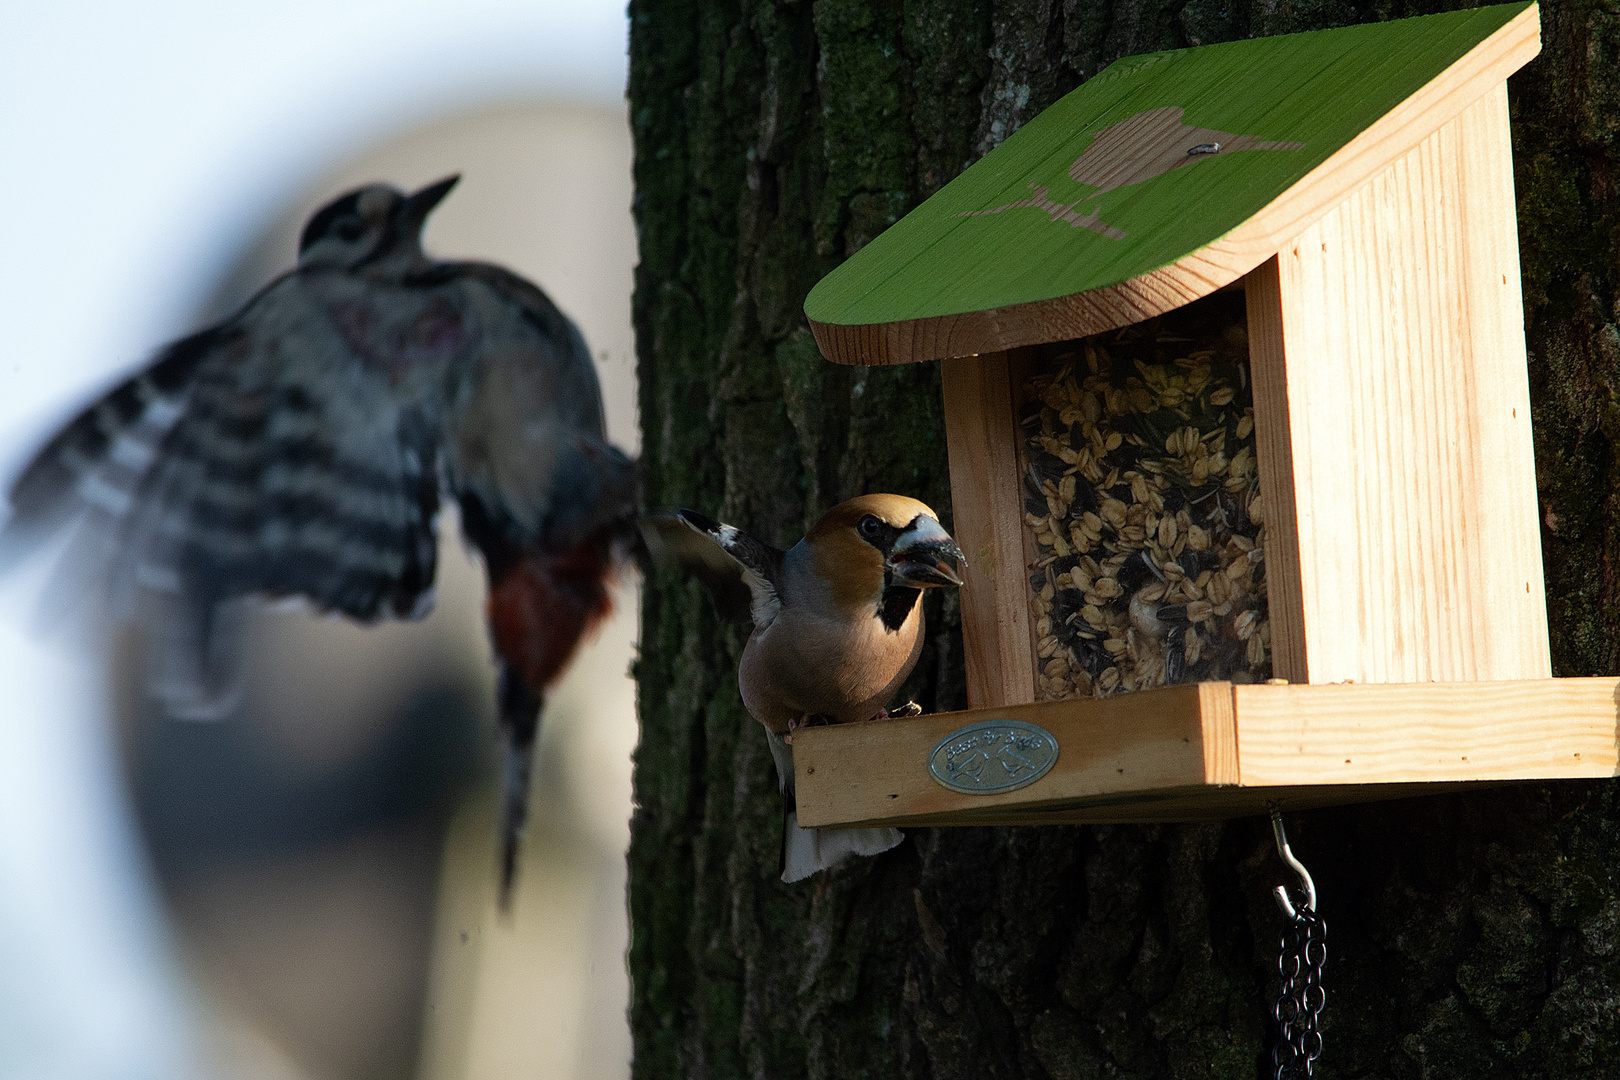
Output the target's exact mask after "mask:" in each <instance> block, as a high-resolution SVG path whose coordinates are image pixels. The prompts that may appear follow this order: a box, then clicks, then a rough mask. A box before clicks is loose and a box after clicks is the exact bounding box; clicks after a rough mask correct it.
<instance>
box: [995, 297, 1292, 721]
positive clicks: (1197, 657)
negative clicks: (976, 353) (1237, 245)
mask: <svg viewBox="0 0 1620 1080" xmlns="http://www.w3.org/2000/svg"><path fill="white" fill-rule="evenodd" d="M1021 401H1022V403H1023V404H1022V408H1021V412H1020V422H1021V425H1022V431H1023V438H1022V440H1021V442H1022V445H1021V447H1020V467H1021V468H1022V470H1023V475H1024V485H1025V492H1024V494H1025V502H1024V510H1025V515H1024V523H1025V526H1026V529H1027V530H1028V536H1029V539H1030V542H1031V545H1032V546H1031V550H1032V551H1033V552H1034V561H1033V563H1032V564H1031V565H1030V567H1029V569H1030V576H1029V584H1030V590H1031V595H1030V610H1031V615H1032V618H1033V620H1034V623H1035V626H1036V641H1037V645H1036V652H1037V654H1038V656H1039V661H1038V664H1037V675H1036V682H1037V687H1036V697H1037V699H1038V700H1043V701H1049V700H1053V699H1057V698H1066V697H1077V696H1095V697H1105V696H1107V695H1109V694H1112V693H1116V692H1123V691H1132V690H1146V689H1149V688H1151V687H1155V686H1164V685H1167V684H1171V683H1185V682H1199V681H1203V680H1210V679H1227V680H1230V681H1232V682H1240V683H1246V682H1263V681H1264V680H1266V679H1268V678H1270V677H1271V627H1270V624H1269V623H1268V622H1267V617H1266V573H1265V570H1266V566H1265V543H1266V527H1265V517H1264V513H1263V503H1262V499H1261V493H1260V479H1259V476H1258V474H1257V472H1256V468H1255V451H1254V399H1253V394H1252V391H1251V388H1250V383H1249V356H1248V333H1247V329H1246V326H1245V320H1244V309H1243V296H1242V294H1241V293H1237V292H1228V293H1219V294H1216V295H1215V296H1211V297H1207V298H1205V299H1203V300H1200V301H1197V302H1196V303H1193V304H1189V305H1187V306H1186V307H1184V308H1180V309H1178V310H1176V311H1173V312H1170V313H1168V314H1166V315H1162V316H1160V317H1158V318H1156V319H1150V320H1148V321H1146V322H1142V323H1138V324H1136V325H1134V326H1129V327H1125V328H1124V329H1121V330H1117V331H1111V332H1109V333H1107V334H1099V335H1096V336H1094V337H1089V338H1084V339H1081V340H1079V341H1068V342H1063V343H1059V344H1054V345H1047V346H1042V347H1041V348H1040V349H1039V350H1038V352H1037V354H1036V357H1035V359H1034V360H1032V361H1031V362H1030V364H1029V367H1028V371H1027V377H1026V378H1025V380H1024V383H1023V387H1022V395H1021Z"/></svg>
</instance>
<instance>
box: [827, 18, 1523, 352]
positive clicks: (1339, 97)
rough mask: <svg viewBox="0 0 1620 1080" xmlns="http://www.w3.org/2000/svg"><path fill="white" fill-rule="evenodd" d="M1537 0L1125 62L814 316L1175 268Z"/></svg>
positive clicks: (870, 257)
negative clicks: (1166, 267)
mask: <svg viewBox="0 0 1620 1080" xmlns="http://www.w3.org/2000/svg"><path fill="white" fill-rule="evenodd" d="M1530 6H1531V5H1530V4H1529V3H1517V4H1504V5H1501V6H1497V7H1488V8H1480V9H1477V10H1473V11H1459V12H1451V13H1447V14H1443V15H1428V16H1423V17H1420V18H1415V19H1401V20H1396V21H1392V22H1384V23H1373V24H1369V25H1364V26H1351V27H1345V28H1343V29H1339V30H1319V31H1315V32H1312V33H1306V34H1289V35H1286V36H1282V37H1270V38H1257V39H1254V40H1251V41H1234V42H1229V43H1226V44H1221V45H1208V46H1203V47H1200V48H1193V49H1179V50H1175V51H1172V52H1162V53H1152V54H1149V55H1145V56H1136V57H1130V58H1127V59H1124V60H1120V61H1119V62H1117V63H1115V64H1113V65H1111V66H1109V67H1108V68H1107V69H1106V70H1104V71H1102V72H1101V73H1099V74H1098V75H1096V76H1095V77H1093V78H1092V79H1090V80H1089V81H1087V82H1086V83H1085V84H1084V85H1082V86H1081V87H1080V88H1079V89H1077V90H1075V91H1074V92H1073V93H1070V94H1068V95H1067V96H1065V97H1064V98H1062V99H1061V100H1060V101H1058V102H1057V103H1056V104H1054V105H1052V106H1051V107H1050V108H1048V109H1046V110H1045V111H1044V112H1042V113H1041V114H1040V115H1039V116H1037V117H1035V118H1034V119H1033V120H1031V121H1029V123H1027V124H1025V125H1024V127H1023V128H1021V129H1020V130H1019V131H1018V132H1016V133H1015V134H1013V135H1012V136H1011V137H1010V138H1008V139H1007V140H1006V141H1005V142H1004V143H1002V144H1001V145H1000V146H998V147H996V149H994V150H992V151H991V152H990V153H989V154H987V155H985V157H984V158H983V159H982V160H980V161H979V162H977V163H976V164H974V165H973V166H972V167H971V168H969V169H968V170H967V171H965V172H964V173H962V175H961V176H958V177H957V178H956V179H955V180H953V181H951V182H950V183H949V184H947V185H946V186H945V187H944V188H943V189H941V190H940V191H939V192H938V193H937V194H935V195H934V196H933V197H932V198H930V199H929V200H928V201H926V202H924V203H923V204H922V205H921V206H918V207H917V208H916V209H914V210H912V211H911V213H909V214H907V215H906V216H905V217H904V218H902V219H901V220H900V221H899V222H897V223H895V224H894V225H893V226H891V227H890V228H889V229H888V230H887V231H885V232H884V233H883V234H882V235H880V236H878V237H877V238H876V239H874V240H873V241H872V242H871V243H869V244H867V245H866V247H864V248H862V249H861V250H860V251H859V252H857V253H856V254H855V255H854V256H853V257H851V258H850V259H849V260H848V261H846V262H845V263H843V264H842V265H841V266H839V267H838V268H837V269H836V270H834V271H833V272H832V273H830V274H828V275H827V276H826V277H825V278H823V279H822V280H821V282H820V283H819V284H817V285H816V287H815V288H814V289H813V290H811V293H810V296H809V298H808V299H807V300H806V301H805V313H806V314H807V315H808V316H809V317H810V318H811V319H812V320H813V321H815V322H818V323H830V324H834V325H840V326H864V325H872V324H881V323H892V322H900V321H905V320H913V319H926V318H932V317H937V316H947V315H959V314H963V313H966V312H975V311H986V310H989V309H991V308H998V307H1005V306H1008V305H1014V304H1025V303H1031V302H1035V301H1043V300H1051V299H1055V298H1057V297H1063V296H1070V295H1073V294H1075V293H1082V292H1086V291H1088V290H1092V289H1097V288H1103V287H1107V286H1111V285H1116V284H1119V283H1121V282H1124V281H1128V280H1130V279H1132V278H1135V277H1138V276H1140V275H1142V274H1146V273H1149V272H1151V271H1154V270H1157V269H1159V268H1161V267H1164V266H1168V265H1169V264H1171V263H1174V262H1176V261H1177V260H1178V259H1181V258H1183V257H1184V256H1186V255H1188V254H1190V253H1192V252H1194V251H1196V250H1198V249H1199V248H1201V247H1203V246H1205V245H1207V244H1209V243H1211V242H1213V241H1216V240H1218V239H1220V238H1221V237H1222V236H1224V235H1226V234H1227V233H1229V232H1231V231H1232V230H1233V229H1235V228H1236V227H1237V226H1239V225H1241V224H1242V223H1243V222H1244V221H1246V220H1248V219H1249V218H1250V217H1252V216H1253V215H1254V214H1255V213H1257V212H1258V211H1260V210H1261V209H1262V208H1264V207H1265V206H1266V205H1267V204H1268V203H1270V202H1271V201H1272V200H1273V199H1275V198H1277V197H1278V196H1279V195H1280V194H1282V193H1283V192H1284V191H1286V190H1287V189H1288V188H1289V187H1290V186H1292V185H1293V184H1295V183H1296V182H1298V181H1299V180H1300V179H1301V178H1302V177H1304V176H1305V175H1306V174H1307V173H1308V172H1310V171H1311V170H1312V169H1314V168H1315V167H1316V166H1318V165H1320V164H1321V163H1322V162H1323V161H1324V160H1326V159H1327V158H1328V157H1329V156H1330V155H1331V154H1333V153H1334V152H1335V151H1336V150H1338V149H1340V148H1341V147H1342V146H1344V145H1345V144H1346V143H1347V142H1349V141H1350V140H1351V139H1352V138H1354V137H1355V136H1356V135H1357V134H1359V133H1360V132H1362V131H1363V130H1365V129H1366V128H1367V127H1368V126H1370V125H1371V124H1372V123H1373V122H1375V121H1376V120H1378V119H1379V118H1380V117H1382V116H1383V115H1384V114H1386V113H1388V112H1389V111H1390V110H1391V109H1392V108H1394V107H1395V106H1396V105H1397V104H1399V103H1400V102H1401V101H1403V100H1404V99H1405V98H1407V97H1409V96H1410V95H1412V94H1413V93H1415V92H1416V91H1417V90H1419V89H1420V88H1421V87H1422V86H1424V84H1426V83H1428V82H1429V81H1430V80H1432V79H1433V78H1435V77H1436V76H1437V75H1439V74H1440V73H1441V72H1442V71H1444V70H1445V69H1446V68H1448V67H1450V66H1451V65H1452V64H1453V63H1455V62H1456V61H1457V60H1459V59H1460V58H1462V57H1463V56H1464V55H1465V54H1466V53H1467V52H1468V51H1469V50H1470V49H1472V48H1473V47H1474V46H1476V45H1478V44H1479V43H1480V42H1481V41H1483V40H1485V39H1486V38H1487V37H1489V36H1490V35H1491V34H1492V33H1494V32H1495V31H1497V30H1498V29H1500V28H1501V27H1502V26H1504V25H1505V24H1506V23H1507V22H1508V21H1510V20H1511V19H1512V18H1513V17H1514V16H1516V15H1518V14H1520V13H1521V12H1523V11H1524V10H1525V9H1526V8H1528V7H1530Z"/></svg>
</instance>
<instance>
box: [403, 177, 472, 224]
mask: <svg viewBox="0 0 1620 1080" xmlns="http://www.w3.org/2000/svg"><path fill="white" fill-rule="evenodd" d="M460 179H461V174H460V173H455V174H453V175H451V176H447V177H445V178H444V179H443V180H439V181H436V182H434V183H432V184H429V185H428V186H427V187H425V188H423V189H422V190H421V191H418V192H416V193H415V194H413V195H408V196H406V198H405V207H404V211H403V213H402V215H401V216H402V218H403V221H404V225H405V227H406V229H407V230H408V231H409V232H412V233H415V232H420V231H421V229H422V223H423V222H424V221H426V220H427V216H428V215H429V214H431V213H432V212H433V208H434V207H435V206H438V205H439V203H440V202H441V201H442V200H443V199H444V197H445V196H446V195H448V194H450V189H451V188H453V187H455V186H456V183H457V181H459V180H460Z"/></svg>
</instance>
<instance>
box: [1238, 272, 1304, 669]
mask: <svg viewBox="0 0 1620 1080" xmlns="http://www.w3.org/2000/svg"><path fill="white" fill-rule="evenodd" d="M1243 299H1244V304H1245V306H1246V307H1247V309H1248V329H1249V377H1250V379H1251V380H1252V384H1253V387H1254V415H1255V425H1254V460H1255V475H1256V476H1258V477H1259V480H1260V487H1261V489H1262V491H1263V492H1264V494H1265V505H1266V506H1267V508H1268V510H1267V513H1266V545H1265V546H1266V618H1267V619H1268V620H1269V621H1270V623H1271V672H1272V674H1273V675H1274V676H1276V677H1277V678H1279V679H1287V680H1288V681H1289V682H1306V681H1308V680H1307V675H1308V668H1307V666H1306V663H1305V610H1304V597H1303V595H1302V587H1301V585H1300V578H1299V523H1298V522H1297V521H1296V520H1295V518H1294V515H1295V514H1296V513H1297V512H1298V510H1297V508H1298V506H1299V499H1298V497H1297V495H1296V494H1295V491H1294V457H1293V451H1292V447H1293V436H1292V434H1291V432H1290V431H1289V412H1288V367H1287V364H1286V362H1285V361H1286V357H1285V354H1284V350H1283V319H1282V291H1281V285H1280V283H1279V282H1278V278H1277V260H1276V259H1275V258H1272V259H1267V260H1266V261H1265V262H1263V263H1261V264H1260V265H1259V266H1258V267H1256V268H1255V269H1254V271H1253V272H1252V273H1250V274H1248V275H1247V276H1246V277H1244V279H1243Z"/></svg>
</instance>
